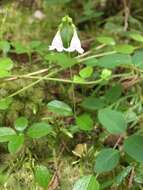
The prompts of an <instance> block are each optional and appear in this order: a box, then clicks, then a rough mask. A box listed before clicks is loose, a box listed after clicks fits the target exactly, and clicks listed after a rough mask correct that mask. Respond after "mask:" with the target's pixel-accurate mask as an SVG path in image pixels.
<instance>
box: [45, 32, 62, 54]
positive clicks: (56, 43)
mask: <svg viewBox="0 0 143 190" xmlns="http://www.w3.org/2000/svg"><path fill="white" fill-rule="evenodd" d="M55 49H56V50H57V51H58V52H61V51H63V50H64V47H63V42H62V39H61V35H60V31H58V32H57V33H56V35H55V37H54V38H53V41H52V44H51V46H49V50H55Z"/></svg>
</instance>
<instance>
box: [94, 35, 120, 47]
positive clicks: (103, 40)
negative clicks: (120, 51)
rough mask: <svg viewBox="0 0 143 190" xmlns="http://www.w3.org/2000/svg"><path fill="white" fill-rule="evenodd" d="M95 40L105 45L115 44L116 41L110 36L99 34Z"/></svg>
mask: <svg viewBox="0 0 143 190" xmlns="http://www.w3.org/2000/svg"><path fill="white" fill-rule="evenodd" d="M97 40H98V41H99V42H100V43H102V44H106V45H115V44H116V42H115V40H114V39H113V38H111V37H107V36H100V37H97Z"/></svg>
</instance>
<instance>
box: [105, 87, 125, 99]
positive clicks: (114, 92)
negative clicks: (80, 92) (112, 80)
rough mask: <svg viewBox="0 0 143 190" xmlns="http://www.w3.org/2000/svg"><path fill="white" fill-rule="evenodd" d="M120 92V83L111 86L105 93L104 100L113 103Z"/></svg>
mask: <svg viewBox="0 0 143 190" xmlns="http://www.w3.org/2000/svg"><path fill="white" fill-rule="evenodd" d="M121 94H122V86H121V85H120V84H117V85H114V86H112V87H111V88H110V89H109V90H108V91H107V92H106V94H105V99H106V101H108V102H110V103H113V102H115V101H117V100H118V99H119V97H120V96H121Z"/></svg>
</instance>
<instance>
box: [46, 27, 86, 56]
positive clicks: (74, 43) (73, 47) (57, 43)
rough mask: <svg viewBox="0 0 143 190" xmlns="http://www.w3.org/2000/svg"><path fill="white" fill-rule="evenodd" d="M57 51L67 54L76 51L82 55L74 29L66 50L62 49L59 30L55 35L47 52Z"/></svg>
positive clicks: (82, 50)
mask: <svg viewBox="0 0 143 190" xmlns="http://www.w3.org/2000/svg"><path fill="white" fill-rule="evenodd" d="M55 49H56V50H57V51H58V52H62V51H67V52H74V51H77V52H78V53H80V54H82V53H83V52H84V49H83V48H82V47H81V42H80V39H79V38H78V35H77V32H76V29H74V32H73V37H72V39H71V42H70V46H69V47H68V48H64V46H63V42H62V38H61V34H60V30H58V32H57V33H56V35H55V37H54V38H53V41H52V44H51V46H49V50H55Z"/></svg>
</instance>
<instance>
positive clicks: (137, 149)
mask: <svg viewBox="0 0 143 190" xmlns="http://www.w3.org/2000/svg"><path fill="white" fill-rule="evenodd" d="M124 150H125V152H126V153H127V154H128V155H129V156H131V157H132V158H133V159H134V160H136V161H137V162H141V163H143V136H140V135H132V136H130V137H128V138H127V139H126V140H125V141H124Z"/></svg>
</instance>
